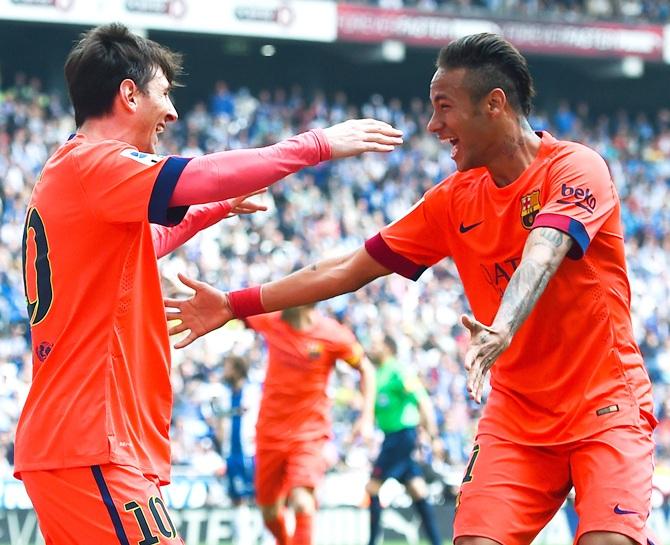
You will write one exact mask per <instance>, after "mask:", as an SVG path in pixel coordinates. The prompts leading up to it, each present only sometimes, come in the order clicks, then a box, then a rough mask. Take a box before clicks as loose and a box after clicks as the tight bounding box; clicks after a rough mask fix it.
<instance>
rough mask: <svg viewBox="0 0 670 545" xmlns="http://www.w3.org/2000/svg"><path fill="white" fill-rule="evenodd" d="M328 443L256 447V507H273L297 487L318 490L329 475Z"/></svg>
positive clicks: (315, 442) (316, 442)
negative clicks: (327, 460) (273, 447)
mask: <svg viewBox="0 0 670 545" xmlns="http://www.w3.org/2000/svg"><path fill="white" fill-rule="evenodd" d="M325 445H326V442H325V441H310V442H300V443H288V444H287V445H286V447H285V448H281V449H270V448H262V447H258V446H257V447H256V476H255V485H256V503H257V504H258V505H272V504H274V503H277V502H278V501H279V500H281V499H282V498H285V497H286V496H287V495H288V493H289V492H290V491H291V490H292V489H294V488H297V487H305V488H311V489H314V488H316V487H317V486H318V484H319V483H320V482H321V481H322V479H323V476H324V474H325V473H326V469H327V465H328V464H327V463H326V460H325V457H324V448H325Z"/></svg>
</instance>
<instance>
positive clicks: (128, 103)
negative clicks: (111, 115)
mask: <svg viewBox="0 0 670 545" xmlns="http://www.w3.org/2000/svg"><path fill="white" fill-rule="evenodd" d="M139 92H140V90H139V88H138V87H137V85H136V84H135V82H134V81H133V80H131V79H128V78H126V79H124V80H123V81H122V82H121V83H120V84H119V92H118V95H117V98H118V99H119V102H120V105H121V107H122V108H123V109H124V110H126V111H129V112H134V111H136V110H137V95H138V94H139Z"/></svg>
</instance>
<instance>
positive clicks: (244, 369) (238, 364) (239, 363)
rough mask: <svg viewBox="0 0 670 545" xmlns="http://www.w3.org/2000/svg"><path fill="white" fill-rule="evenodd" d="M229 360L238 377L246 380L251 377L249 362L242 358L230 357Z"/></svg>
mask: <svg viewBox="0 0 670 545" xmlns="http://www.w3.org/2000/svg"><path fill="white" fill-rule="evenodd" d="M227 360H228V362H230V365H232V366H233V369H234V370H235V372H236V373H237V375H238V376H240V377H242V378H244V379H245V380H246V378H247V377H248V376H249V362H248V361H247V360H246V359H245V358H242V357H241V356H228V358H227Z"/></svg>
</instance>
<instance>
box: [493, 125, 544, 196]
mask: <svg viewBox="0 0 670 545" xmlns="http://www.w3.org/2000/svg"><path fill="white" fill-rule="evenodd" d="M503 134H505V136H504V137H503V139H502V141H501V142H500V143H499V146H498V150H497V154H496V156H495V159H494V160H493V161H491V163H490V164H488V165H487V167H488V170H489V173H490V174H491V177H492V178H493V181H494V182H495V184H496V185H497V186H498V187H505V186H507V185H509V184H511V183H512V182H513V181H514V180H516V179H517V178H518V177H519V176H521V174H522V173H523V172H524V170H526V169H527V168H528V167H529V166H530V164H531V163H532V162H533V161H534V160H535V157H537V153H538V151H539V150H540V143H541V141H542V139H541V138H540V137H539V136H538V135H537V134H535V132H534V131H533V129H531V127H530V125H529V124H528V121H527V120H526V118H525V117H521V118H520V120H514V122H510V127H509V128H508V130H507V131H503Z"/></svg>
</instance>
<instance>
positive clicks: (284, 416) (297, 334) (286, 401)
mask: <svg viewBox="0 0 670 545" xmlns="http://www.w3.org/2000/svg"><path fill="white" fill-rule="evenodd" d="M245 321H246V323H247V324H248V325H249V327H251V328H253V329H254V330H255V331H257V332H259V333H260V334H261V335H262V336H263V338H264V339H265V342H266V344H267V347H268V359H269V361H268V368H267V374H266V376H265V382H264V384H263V398H262V400H261V407H260V411H259V415H258V423H257V425H256V442H257V445H258V448H259V449H260V448H268V447H271V446H273V444H279V445H281V444H285V443H286V442H291V441H316V440H318V439H323V438H326V437H330V434H331V424H330V400H329V399H328V396H327V393H326V388H327V386H328V378H329V376H330V372H331V370H332V369H333V367H334V365H335V362H336V360H338V359H341V360H344V361H346V362H347V363H348V364H349V365H351V366H352V367H356V368H358V366H359V364H360V362H361V358H362V356H363V349H362V348H361V346H360V344H358V342H357V341H356V338H355V337H354V334H353V333H352V332H351V331H350V330H349V329H347V328H346V327H344V326H343V325H342V324H340V323H339V322H337V321H335V320H333V319H332V318H327V317H325V316H323V315H320V314H318V313H316V312H315V313H314V314H313V323H312V325H311V326H310V327H309V328H308V329H305V330H298V329H293V328H292V327H291V326H290V325H289V324H287V323H286V322H284V321H283V320H282V319H281V313H279V312H274V313H270V314H261V315H258V316H250V317H248V318H245Z"/></svg>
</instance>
